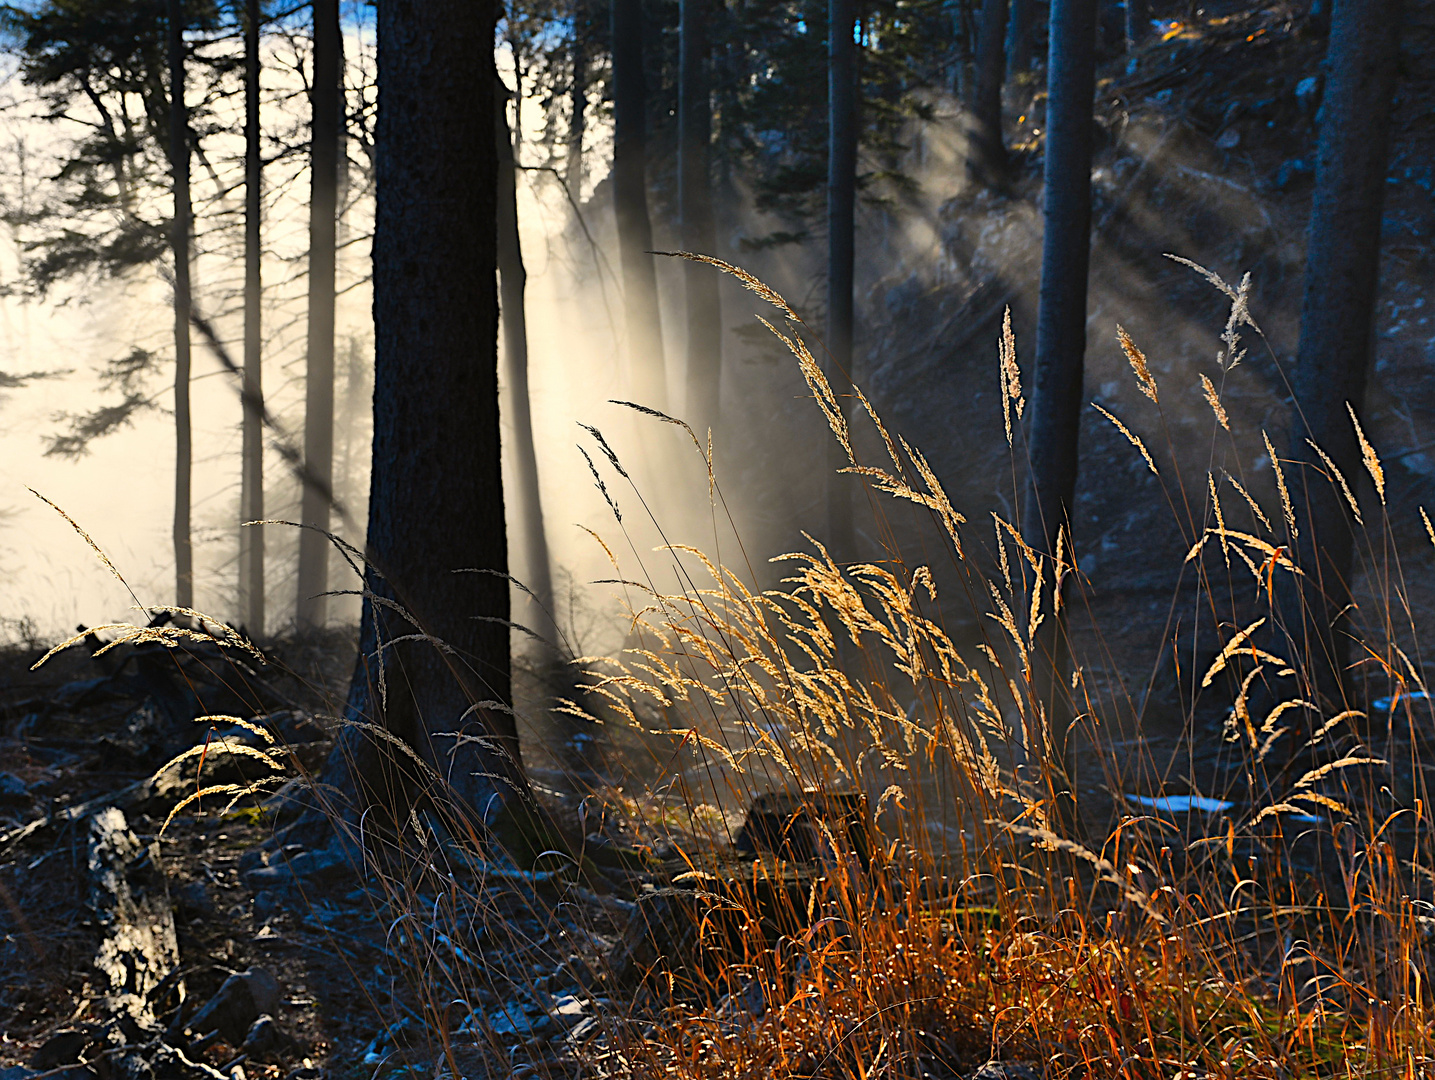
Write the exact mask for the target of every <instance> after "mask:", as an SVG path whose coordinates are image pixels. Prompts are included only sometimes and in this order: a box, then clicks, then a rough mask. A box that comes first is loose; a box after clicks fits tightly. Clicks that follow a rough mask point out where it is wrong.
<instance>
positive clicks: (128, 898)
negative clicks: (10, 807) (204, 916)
mask: <svg viewBox="0 0 1435 1080" xmlns="http://www.w3.org/2000/svg"><path fill="white" fill-rule="evenodd" d="M89 868H90V904H91V907H92V908H93V909H94V912H95V918H96V921H97V922H98V923H99V925H100V927H101V928H102V929H103V932H104V937H103V939H102V940H101V941H100V946H99V949H98V950H97V951H96V953H95V969H96V970H97V971H98V972H99V975H100V987H101V993H102V995H103V1001H102V1004H103V1009H104V1012H105V1013H106V1014H107V1015H109V1016H110V1017H111V1018H112V1019H111V1021H110V1023H109V1024H108V1025H107V1027H106V1028H105V1029H104V1032H103V1034H102V1035H101V1036H100V1038H99V1039H98V1040H97V1042H98V1043H99V1045H100V1046H101V1047H102V1048H103V1050H102V1053H103V1054H104V1056H106V1057H108V1058H109V1063H110V1075H111V1076H113V1077H114V1078H115V1080H154V1078H158V1077H166V1078H168V1077H173V1078H174V1080H225V1074H224V1073H221V1072H219V1071H218V1070H217V1069H214V1068H211V1067H210V1066H208V1065H204V1064H200V1063H196V1062H193V1061H190V1060H189V1059H188V1058H187V1057H185V1055H184V1053H183V1051H181V1050H179V1049H177V1048H175V1047H173V1046H170V1045H168V1044H166V1043H165V1041H164V1033H165V1029H164V1025H163V1024H161V1023H160V1021H159V1017H158V1016H156V1014H155V1001H154V999H155V997H156V996H157V994H158V992H159V991H161V989H163V988H165V987H167V986H169V985H171V984H174V985H177V983H176V982H175V980H172V979H171V978H170V976H171V975H172V973H173V972H175V971H176V970H177V969H178V967H179V940H178V937H177V936H176V934H175V927H174V912H173V909H172V908H171V906H170V901H169V888H168V883H167V882H166V880H165V876H164V868H163V866H162V865H161V863H160V855H159V845H158V844H156V843H150V844H145V843H144V842H142V841H141V840H140V839H139V837H137V836H136V835H135V834H134V832H133V831H131V829H130V827H129V823H128V822H127V821H126V820H125V815H124V811H122V810H120V809H119V808H118V807H115V806H109V807H106V808H104V809H103V810H100V811H99V812H98V813H97V814H95V816H94V817H93V818H92V819H91V821H90V843H89Z"/></svg>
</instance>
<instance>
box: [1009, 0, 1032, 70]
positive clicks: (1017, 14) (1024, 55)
mask: <svg viewBox="0 0 1435 1080" xmlns="http://www.w3.org/2000/svg"><path fill="white" fill-rule="evenodd" d="M1036 6H1037V0H1012V3H1011V17H1010V19H1008V21H1007V37H1006V63H1007V73H1008V74H1010V75H1017V74H1020V73H1021V72H1023V71H1030V70H1031V65H1032V64H1033V63H1035V62H1036V57H1037V48H1036V24H1037V10H1036Z"/></svg>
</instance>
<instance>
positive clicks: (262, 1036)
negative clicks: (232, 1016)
mask: <svg viewBox="0 0 1435 1080" xmlns="http://www.w3.org/2000/svg"><path fill="white" fill-rule="evenodd" d="M293 1046H294V1040H293V1039H291V1038H290V1037H289V1036H288V1035H287V1034H285V1032H284V1031H282V1030H281V1029H280V1027H279V1025H278V1024H276V1023H275V1022H274V1018H273V1017H272V1016H269V1015H267V1014H265V1015H262V1016H260V1017H259V1019H258V1020H256V1021H254V1023H252V1024H250V1025H249V1031H248V1032H247V1033H246V1034H245V1036H244V1043H243V1045H242V1046H241V1047H240V1049H242V1050H243V1051H244V1052H245V1053H246V1054H248V1055H249V1056H250V1058H252V1059H253V1060H255V1061H259V1062H263V1063H265V1064H270V1065H272V1064H275V1063H277V1062H278V1060H279V1058H280V1057H282V1056H283V1055H284V1053H285V1052H286V1051H287V1050H289V1049H291V1048H292V1047H293Z"/></svg>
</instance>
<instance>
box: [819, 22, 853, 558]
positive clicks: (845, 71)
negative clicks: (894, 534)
mask: <svg viewBox="0 0 1435 1080" xmlns="http://www.w3.org/2000/svg"><path fill="white" fill-rule="evenodd" d="M855 21H856V15H855V13H854V11H853V0H828V5H827V352H828V355H829V361H828V364H827V371H826V375H827V381H828V383H829V384H831V386H832V392H833V393H834V394H836V395H837V400H838V403H839V404H840V405H841V406H842V408H843V410H844V411H850V409H849V405H850V401H851V398H852V271H853V263H854V246H855V242H856V241H855V220H854V218H855V211H856V202H857V124H858V119H857V58H856V53H857V46H856V44H855V43H854V42H853V40H852V31H853V26H854V23H855ZM846 465H847V457H846V455H845V454H844V453H843V450H842V448H841V447H840V446H838V445H837V443H836V442H835V441H829V443H828V466H829V467H828V469H827V515H828V517H827V532H828V536H827V542H828V544H829V545H830V546H831V549H832V551H833V552H835V553H836V556H837V557H838V558H839V559H852V558H855V552H854V551H853V547H854V544H853V532H852V493H851V484H850V482H849V481H848V478H847V477H846V476H845V475H841V474H839V473H838V472H837V470H838V469H840V468H843V467H844V466H846Z"/></svg>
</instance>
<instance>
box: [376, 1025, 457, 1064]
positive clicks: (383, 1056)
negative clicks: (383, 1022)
mask: <svg viewBox="0 0 1435 1080" xmlns="http://www.w3.org/2000/svg"><path fill="white" fill-rule="evenodd" d="M470 1019H472V1018H470ZM465 1023H467V1021H465ZM411 1025H412V1021H411V1020H410V1019H409V1018H408V1017H407V1016H405V1017H403V1018H402V1019H399V1020H396V1021H394V1022H393V1023H392V1024H390V1025H389V1026H388V1027H386V1028H384V1029H383V1030H382V1031H380V1032H379V1033H378V1034H377V1035H375V1036H374V1040H373V1042H371V1043H369V1045H368V1046H366V1047H365V1048H364V1057H363V1063H364V1064H365V1065H382V1064H383V1063H384V1062H385V1061H387V1060H388V1059H389V1058H390V1057H391V1056H393V1054H394V1052H395V1051H396V1050H397V1049H398V1048H399V1047H401V1046H407V1045H408V1044H409V1043H410V1042H412V1041H413V1040H412V1034H413V1033H412V1032H411V1031H410V1030H409V1028H410V1026H411ZM459 1030H460V1031H462V1030H463V1029H462V1028H460V1029H459Z"/></svg>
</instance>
